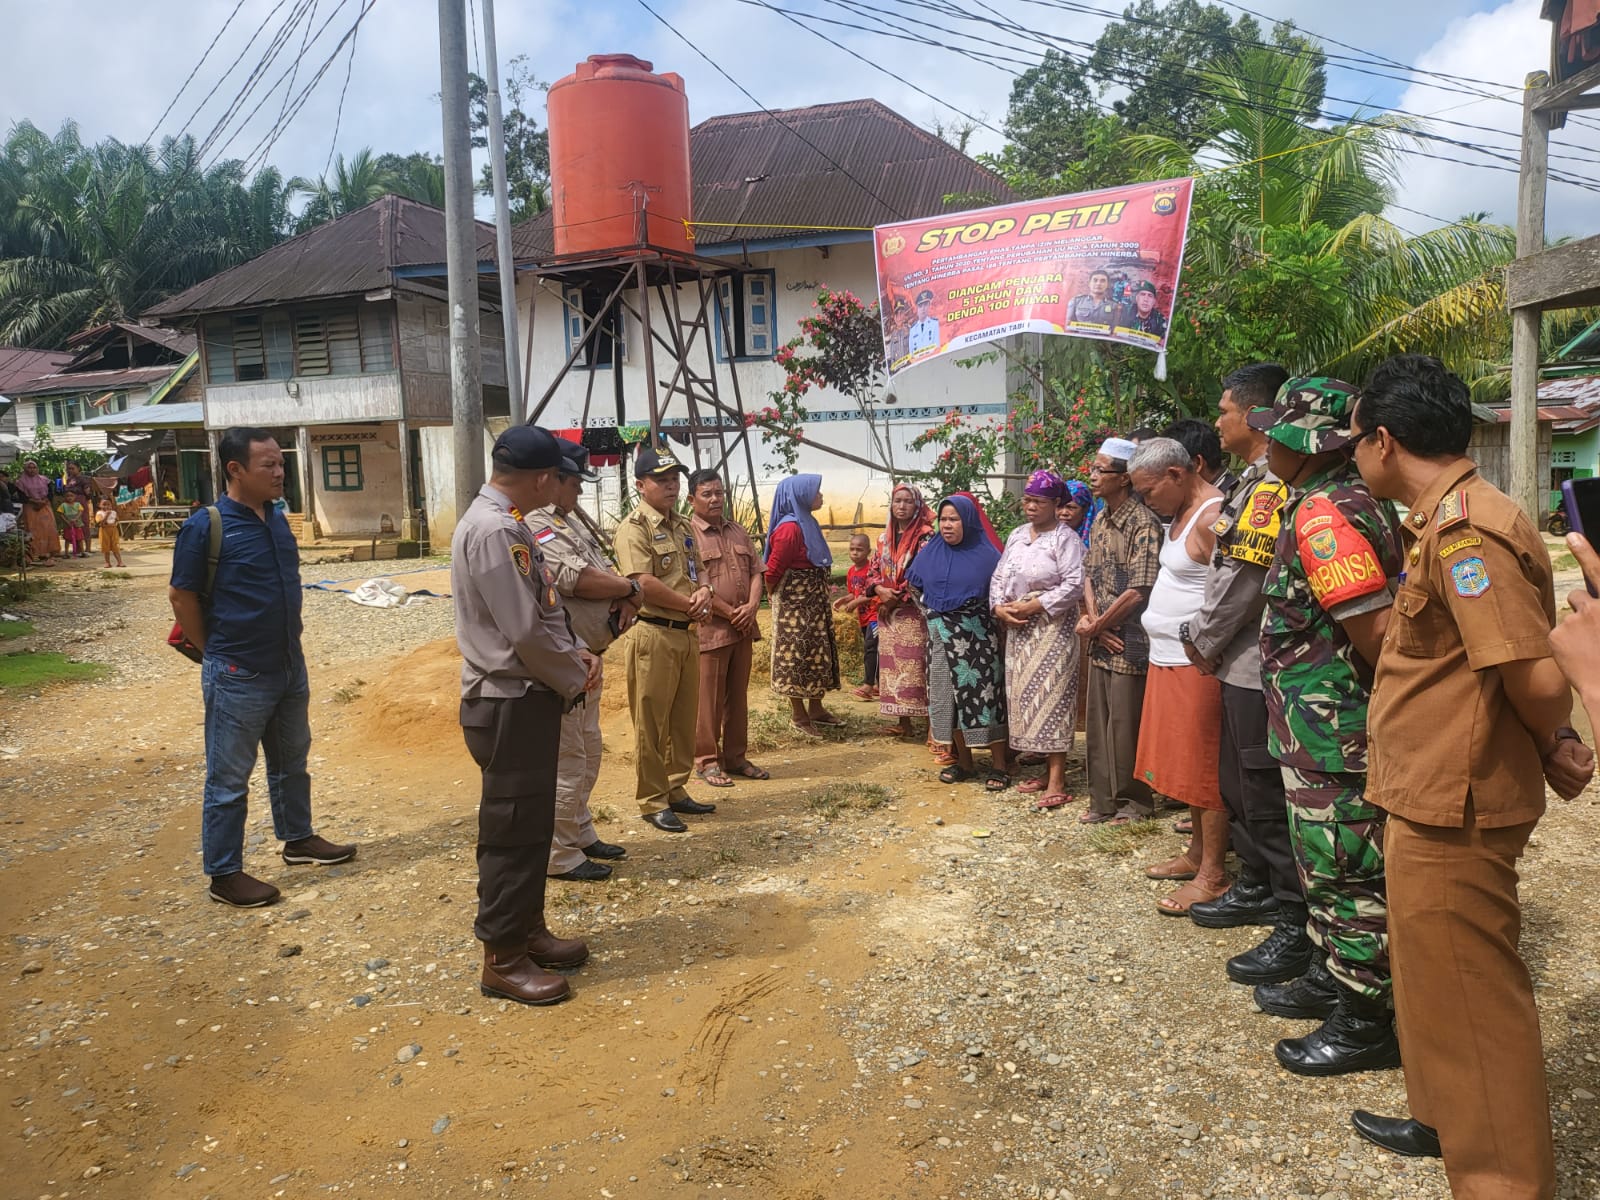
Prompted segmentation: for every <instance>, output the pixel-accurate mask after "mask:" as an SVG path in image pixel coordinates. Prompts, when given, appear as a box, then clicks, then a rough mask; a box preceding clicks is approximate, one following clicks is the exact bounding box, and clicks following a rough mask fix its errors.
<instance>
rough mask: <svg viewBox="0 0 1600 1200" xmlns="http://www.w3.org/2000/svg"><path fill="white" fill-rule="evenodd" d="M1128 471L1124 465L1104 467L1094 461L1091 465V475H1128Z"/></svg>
mask: <svg viewBox="0 0 1600 1200" xmlns="http://www.w3.org/2000/svg"><path fill="white" fill-rule="evenodd" d="M1127 473H1128V472H1127V470H1126V469H1125V468H1123V467H1102V466H1101V465H1100V464H1099V463H1092V464H1090V467H1089V474H1091V475H1126V474H1127Z"/></svg>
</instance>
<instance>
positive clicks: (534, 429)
mask: <svg viewBox="0 0 1600 1200" xmlns="http://www.w3.org/2000/svg"><path fill="white" fill-rule="evenodd" d="M490 457H492V458H493V459H494V461H495V465H496V466H501V467H507V468H509V469H510V470H513V471H551V470H554V469H556V468H557V467H559V466H560V465H561V443H560V442H558V441H556V436H555V434H553V433H551V432H550V431H549V430H548V429H540V428H539V427H538V426H537V425H513V426H511V428H509V429H507V430H506V431H505V432H504V433H502V434H501V435H500V436H499V437H497V438H495V440H494V450H493V452H492V453H491V455H490Z"/></svg>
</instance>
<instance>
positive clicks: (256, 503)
mask: <svg viewBox="0 0 1600 1200" xmlns="http://www.w3.org/2000/svg"><path fill="white" fill-rule="evenodd" d="M218 457H220V458H221V460H222V472H223V475H224V476H225V477H226V478H227V481H228V492H227V495H225V496H223V497H221V498H220V499H219V500H218V501H217V505H216V507H217V511H218V512H219V513H220V514H221V516H222V552H221V555H220V557H219V558H218V560H217V574H216V579H215V581H214V582H213V584H212V587H211V594H210V596H209V597H208V596H205V595H204V593H205V591H206V570H207V561H206V560H207V555H208V553H209V546H210V537H211V516H210V513H209V512H208V511H207V510H206V509H203V508H202V509H200V510H199V511H198V512H196V513H195V514H194V515H193V516H192V517H190V518H189V519H188V520H187V521H186V522H184V525H183V528H182V529H180V530H179V531H178V541H177V545H176V546H175V547H174V548H173V551H172V580H171V585H170V587H169V588H168V591H167V594H168V597H169V598H170V599H171V601H172V611H173V613H174V614H175V615H176V616H177V618H178V623H179V624H180V625H182V626H183V631H184V634H185V635H186V636H187V637H188V638H189V640H190V641H191V642H193V643H194V644H195V645H196V646H198V647H199V648H200V650H201V652H202V653H203V654H204V661H203V662H202V663H201V665H200V691H201V694H202V695H203V696H204V697H205V704H206V785H205V809H204V811H203V813H202V816H201V829H200V842H201V850H202V854H203V857H204V862H205V872H206V874H207V875H209V876H210V877H211V893H210V894H211V898H212V899H213V900H217V901H220V902H221V903H223V904H231V905H233V906H235V907H236V908H260V907H262V906H263V905H267V904H271V903H272V902H273V901H274V900H276V899H277V898H278V889H277V888H275V887H273V886H272V884H270V883H267V882H265V881H263V880H260V879H255V878H253V877H252V876H250V875H246V874H245V872H244V822H245V806H246V802H247V798H248V796H249V783H250V773H251V772H252V771H254V770H255V765H256V748H257V747H258V746H259V747H262V748H264V749H265V750H266V755H267V794H268V797H269V799H270V800H271V803H272V825H273V831H274V832H275V833H276V834H277V836H278V838H279V839H280V840H281V841H282V842H283V843H284V846H283V861H284V862H286V863H290V864H294V863H318V864H322V865H331V864H333V863H342V862H348V861H349V860H350V859H352V858H354V857H355V856H356V848H355V847H354V846H348V845H346V846H340V845H335V844H334V843H332V842H329V841H327V840H326V839H324V838H320V837H318V836H317V835H316V833H315V832H314V831H313V830H312V828H311V776H310V775H309V774H308V773H307V771H306V756H307V754H308V753H309V752H310V750H311V722H310V715H309V705H310V700H311V688H310V684H309V682H308V681H307V678H306V659H305V653H304V651H302V650H301V648H300V630H301V624H300V596H301V592H300V550H299V547H298V546H296V545H295V540H294V535H293V534H292V533H290V532H289V524H288V522H287V521H286V520H285V519H284V516H283V513H282V512H281V511H279V509H278V508H277V506H276V505H274V504H273V503H272V501H274V500H276V499H278V498H279V497H281V496H282V495H283V454H282V452H281V451H279V449H278V443H277V442H276V441H275V440H274V439H273V437H272V435H271V434H269V433H268V432H267V431H266V430H264V429H248V428H239V429H229V430H228V431H226V432H225V433H224V434H223V435H222V439H221V441H220V443H219V445H218Z"/></svg>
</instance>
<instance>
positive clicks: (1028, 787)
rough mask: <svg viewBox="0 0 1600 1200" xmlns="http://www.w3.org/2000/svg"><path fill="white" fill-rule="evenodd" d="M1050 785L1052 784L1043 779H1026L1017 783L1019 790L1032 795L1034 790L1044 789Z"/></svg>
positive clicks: (1040, 790)
mask: <svg viewBox="0 0 1600 1200" xmlns="http://www.w3.org/2000/svg"><path fill="white" fill-rule="evenodd" d="M1049 786H1050V784H1049V783H1048V782H1046V781H1045V780H1043V779H1024V780H1023V781H1022V782H1021V783H1019V784H1017V791H1019V792H1027V793H1028V794H1029V795H1032V794H1033V793H1034V792H1042V791H1044V790H1045V788H1047V787H1049Z"/></svg>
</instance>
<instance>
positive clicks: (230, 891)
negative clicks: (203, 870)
mask: <svg viewBox="0 0 1600 1200" xmlns="http://www.w3.org/2000/svg"><path fill="white" fill-rule="evenodd" d="M278 894H279V893H278V889H277V888H275V887H273V886H272V885H271V884H270V883H267V882H266V881H265V880H261V879H257V878H255V877H254V876H252V875H246V874H245V873H244V872H243V871H235V872H234V873H233V874H231V875H213V876H212V877H211V892H210V896H211V898H212V899H213V900H215V901H217V902H218V903H221V904H231V905H233V907H235V908H265V907H266V906H267V905H269V904H272V903H273V902H274V901H276V900H277V899H278Z"/></svg>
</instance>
